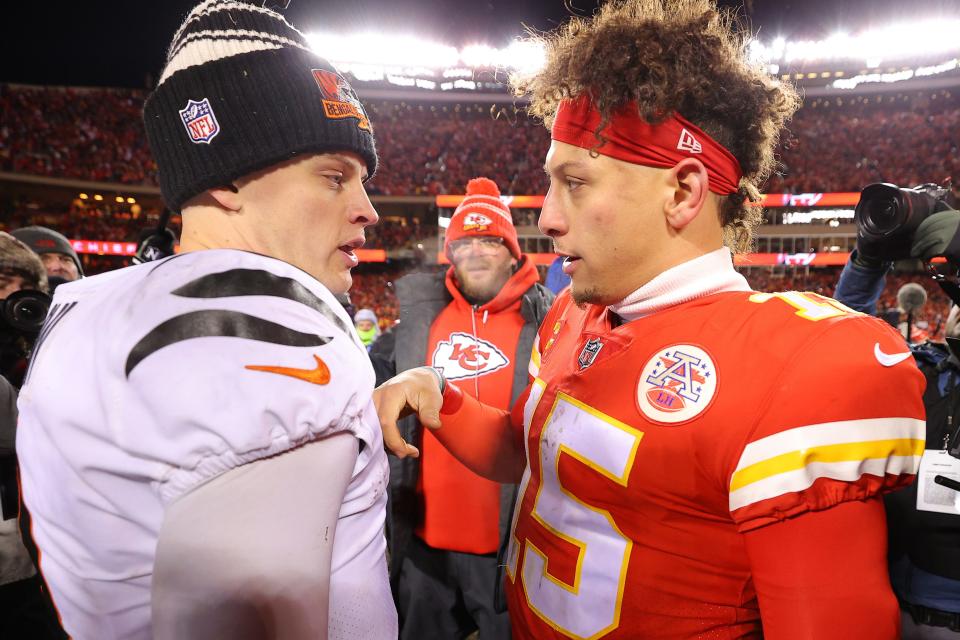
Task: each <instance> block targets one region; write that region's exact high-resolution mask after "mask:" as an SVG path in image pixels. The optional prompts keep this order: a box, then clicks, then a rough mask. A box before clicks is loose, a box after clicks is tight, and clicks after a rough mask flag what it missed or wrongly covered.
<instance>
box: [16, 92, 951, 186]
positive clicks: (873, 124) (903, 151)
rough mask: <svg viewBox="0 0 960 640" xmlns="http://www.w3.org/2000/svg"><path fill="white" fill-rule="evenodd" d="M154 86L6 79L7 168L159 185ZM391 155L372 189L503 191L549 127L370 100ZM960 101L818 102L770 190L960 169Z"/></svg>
mask: <svg viewBox="0 0 960 640" xmlns="http://www.w3.org/2000/svg"><path fill="white" fill-rule="evenodd" d="M143 99H144V94H143V93H142V92H139V91H134V90H121V89H72V88H55V87H23V86H14V85H3V84H0V122H2V123H3V124H2V125H0V171H11V172H18V173H28V174H34V175H43V176H50V177H56V178H64V177H66V178H81V179H84V180H94V181H105V182H115V183H120V184H138V185H139V184H149V185H155V184H156V164H155V163H154V161H153V160H152V158H151V157H150V154H149V151H148V150H147V146H146V140H145V138H144V135H143V125H142V123H141V119H140V114H141V113H142V108H143ZM369 105H370V106H369V110H370V112H371V119H372V120H373V122H374V125H375V128H376V133H377V141H378V145H377V146H378V149H379V150H380V155H381V158H380V161H381V165H380V168H379V170H378V172H377V175H376V176H374V178H373V179H372V180H371V181H370V183H369V184H368V185H367V187H368V190H369V192H370V193H371V194H381V195H435V194H439V193H457V192H458V191H459V190H460V189H462V185H463V184H465V183H466V181H467V180H469V179H470V178H471V177H473V176H475V175H479V174H484V175H488V176H490V177H491V179H493V180H495V181H496V182H497V184H500V185H503V191H504V193H514V194H521V193H522V194H536V193H543V192H544V191H545V189H546V181H545V178H544V175H543V170H542V168H541V162H540V161H539V160H538V158H541V157H542V156H543V154H544V152H545V150H546V148H547V147H548V146H549V135H548V132H547V131H546V130H545V129H544V128H543V127H542V126H541V125H540V123H538V122H536V121H534V120H533V119H531V118H529V117H527V116H526V115H524V113H523V112H522V111H520V110H518V109H517V108H516V107H515V106H513V105H506V106H502V105H494V106H489V105H477V104H474V105H470V104H463V105H460V104H456V105H431V104H429V103H420V104H408V103H405V102H375V101H371V102H370V103H369ZM958 126H960V103H958V100H957V98H956V96H953V95H952V94H950V93H948V92H941V93H932V94H929V95H926V94H922V95H921V94H918V95H916V96H899V97H893V96H889V97H887V98H879V100H878V99H877V98H854V99H847V100H846V101H844V100H843V99H842V98H840V99H837V101H836V102H830V101H823V102H821V101H814V102H811V103H810V104H809V105H808V106H806V107H805V108H803V109H801V110H800V111H799V112H798V114H797V116H796V118H795V119H794V121H793V122H792V123H791V125H790V128H789V135H788V136H786V137H785V139H784V140H783V141H782V142H781V148H780V150H779V152H778V154H779V157H780V161H781V171H780V172H779V173H778V174H775V175H774V176H773V177H772V178H771V179H770V181H769V182H768V183H767V186H766V191H768V192H771V193H780V192H791V193H806V192H829V191H858V190H860V189H861V188H863V187H864V186H865V185H867V184H869V183H871V182H895V183H899V184H904V185H907V184H919V183H922V182H929V181H940V180H942V179H943V178H945V177H946V176H948V175H951V174H952V173H956V172H958V171H960V159H958V155H957V153H956V144H957V142H956V136H954V135H953V132H955V131H956V130H957V127H958Z"/></svg>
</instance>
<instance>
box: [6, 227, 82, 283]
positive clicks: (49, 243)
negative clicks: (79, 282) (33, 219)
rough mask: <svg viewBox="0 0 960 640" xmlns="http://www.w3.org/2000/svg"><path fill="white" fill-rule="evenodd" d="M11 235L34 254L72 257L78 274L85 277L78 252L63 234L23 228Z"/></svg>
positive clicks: (39, 228)
mask: <svg viewBox="0 0 960 640" xmlns="http://www.w3.org/2000/svg"><path fill="white" fill-rule="evenodd" d="M10 235H12V236H13V237H14V238H16V239H17V240H19V241H20V242H22V243H23V244H25V245H27V246H28V247H30V248H31V249H32V250H33V252H34V253H36V254H38V255H39V254H41V253H62V254H63V255H65V256H70V259H71V260H73V263H74V264H75V265H77V273H78V274H80V275H81V276H83V265H82V264H80V256H78V255H77V251H76V250H75V249H74V248H73V245H71V244H70V241H69V240H67V238H66V236H64V235H63V234H62V233H59V232H57V231H54V230H53V229H48V228H47V227H36V226H35V227H21V228H19V229H17V230H15V231H11V232H10Z"/></svg>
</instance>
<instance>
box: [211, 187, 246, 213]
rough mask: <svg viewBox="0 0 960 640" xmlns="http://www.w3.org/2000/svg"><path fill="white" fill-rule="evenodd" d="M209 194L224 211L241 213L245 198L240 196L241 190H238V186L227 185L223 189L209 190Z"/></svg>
mask: <svg viewBox="0 0 960 640" xmlns="http://www.w3.org/2000/svg"><path fill="white" fill-rule="evenodd" d="M207 193H209V194H210V197H211V198H213V199H214V200H216V201H217V204H219V205H220V206H221V207H223V208H224V209H228V210H229V211H239V210H240V207H241V205H242V204H243V198H241V196H240V190H239V189H237V186H236V185H234V184H229V185H225V186H223V187H214V188H213V189H208V190H207Z"/></svg>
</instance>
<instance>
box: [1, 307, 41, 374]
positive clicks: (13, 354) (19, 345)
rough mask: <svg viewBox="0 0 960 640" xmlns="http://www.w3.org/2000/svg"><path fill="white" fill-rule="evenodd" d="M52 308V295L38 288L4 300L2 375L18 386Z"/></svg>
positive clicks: (2, 314) (2, 309) (2, 316)
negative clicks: (34, 344) (35, 342)
mask: <svg viewBox="0 0 960 640" xmlns="http://www.w3.org/2000/svg"><path fill="white" fill-rule="evenodd" d="M49 310H50V296H49V295H47V294H46V293H44V292H42V291H37V290H35V289H21V290H20V291H16V292H14V293H11V294H10V295H9V296H7V297H6V298H5V299H3V300H0V375H3V377H5V378H6V379H7V380H9V381H10V383H11V384H13V386H15V387H17V388H19V387H20V384H21V383H22V381H23V375H24V374H25V373H26V361H27V359H28V358H29V356H30V353H31V351H32V350H33V343H34V341H36V339H37V336H38V335H39V334H40V329H41V327H43V321H44V320H46V318H47V312H48V311H49Z"/></svg>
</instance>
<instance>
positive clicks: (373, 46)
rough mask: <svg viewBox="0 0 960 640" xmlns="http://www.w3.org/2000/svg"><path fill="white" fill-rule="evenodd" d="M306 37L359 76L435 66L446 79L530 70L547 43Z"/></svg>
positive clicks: (426, 71)
mask: <svg viewBox="0 0 960 640" xmlns="http://www.w3.org/2000/svg"><path fill="white" fill-rule="evenodd" d="M307 41H308V42H309V43H310V46H311V47H312V48H313V50H314V51H316V52H317V53H318V54H320V55H321V56H323V57H324V58H326V59H327V60H329V61H330V62H332V63H333V64H335V65H336V66H337V67H338V68H340V69H342V70H344V71H349V72H350V73H353V74H354V75H355V76H356V77H357V78H358V79H375V80H382V79H383V78H384V76H386V75H395V76H396V75H405V76H408V77H409V76H415V75H430V74H431V73H432V72H433V71H440V72H441V74H440V75H442V76H443V77H445V78H456V77H460V78H466V77H470V76H472V71H471V70H472V69H479V68H510V69H516V70H517V71H520V72H521V73H531V72H534V71H536V70H537V69H539V68H540V67H542V66H543V63H544V59H545V58H544V52H543V46H542V45H540V44H539V43H536V42H533V41H529V40H514V41H513V42H511V43H510V44H509V45H508V46H507V47H506V48H503V49H497V48H495V47H491V46H489V45H485V44H474V45H469V46H466V47H464V48H463V49H462V50H461V51H458V50H457V49H456V48H454V47H451V46H447V45H443V44H439V43H436V42H431V41H429V40H423V39H420V38H417V37H415V36H405V35H404V36H395V35H387V34H376V33H361V34H355V35H339V34H332V33H308V34H307ZM418 67H419V68H418ZM464 67H466V68H464ZM401 68H403V71H402V72H401V71H400V70H399V69H401ZM451 71H452V73H448V72H451ZM361 74H362V76H361Z"/></svg>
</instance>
